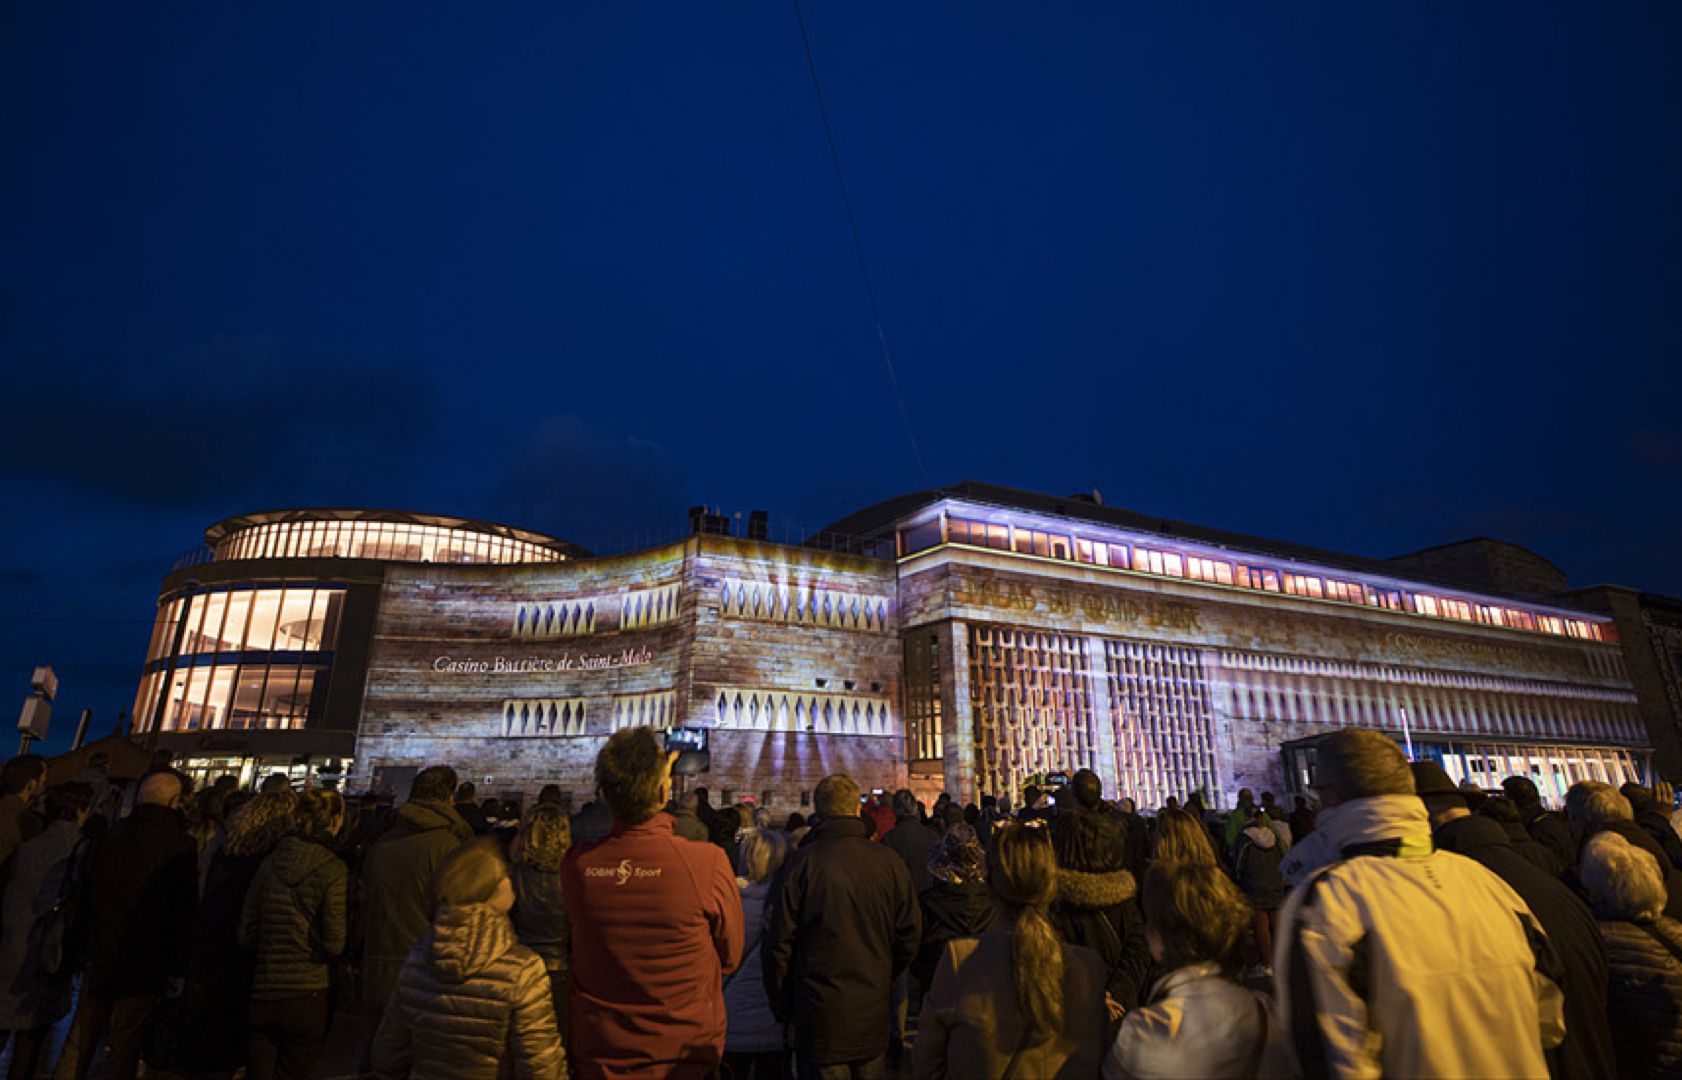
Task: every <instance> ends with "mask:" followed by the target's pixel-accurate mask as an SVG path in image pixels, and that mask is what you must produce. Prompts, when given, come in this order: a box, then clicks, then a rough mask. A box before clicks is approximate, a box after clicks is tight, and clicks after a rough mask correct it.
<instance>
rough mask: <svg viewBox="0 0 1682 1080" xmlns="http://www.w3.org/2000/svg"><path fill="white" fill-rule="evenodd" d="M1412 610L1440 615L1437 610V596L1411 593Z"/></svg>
mask: <svg viewBox="0 0 1682 1080" xmlns="http://www.w3.org/2000/svg"><path fill="white" fill-rule="evenodd" d="M1413 610H1414V611H1417V612H1418V613H1419V614H1421V615H1440V614H1441V612H1439V611H1438V610H1437V598H1436V597H1434V596H1431V595H1430V594H1428V593H1414V594H1413Z"/></svg>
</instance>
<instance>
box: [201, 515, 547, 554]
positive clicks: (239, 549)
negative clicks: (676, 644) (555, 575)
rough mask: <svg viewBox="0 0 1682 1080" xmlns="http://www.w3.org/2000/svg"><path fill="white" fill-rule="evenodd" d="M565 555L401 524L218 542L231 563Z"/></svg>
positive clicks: (255, 534)
mask: <svg viewBox="0 0 1682 1080" xmlns="http://www.w3.org/2000/svg"><path fill="white" fill-rule="evenodd" d="M566 558H567V556H566V554H565V553H564V552H560V551H556V550H555V549H553V548H549V547H544V546H543V545H541V544H534V543H531V542H530V541H527V540H516V539H513V538H511V537H506V536H497V535H495V534H493V533H487V532H480V531H478V530H475V529H465V528H450V527H446V526H441V525H419V524H411V523H409V522H402V521H337V520H333V519H322V520H319V521H280V522H274V523H272V524H266V525H250V526H247V527H245V528H243V529H235V530H234V531H233V532H230V533H229V534H228V535H227V536H224V537H222V538H221V539H220V540H218V541H217V542H216V559H217V561H218V562H221V561H226V560H229V559H383V560H386V561H389V562H441V563H554V562H565V561H566Z"/></svg>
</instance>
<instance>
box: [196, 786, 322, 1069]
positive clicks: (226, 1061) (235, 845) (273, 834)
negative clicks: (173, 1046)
mask: <svg viewBox="0 0 1682 1080" xmlns="http://www.w3.org/2000/svg"><path fill="white" fill-rule="evenodd" d="M297 801H298V797H297V796H296V795H294V794H293V793H292V789H291V787H287V788H286V789H285V790H280V791H273V792H269V793H268V794H265V795H258V796H257V797H256V798H254V799H252V800H251V801H250V802H247V803H246V804H245V805H243V806H241V807H240V808H239V809H238V810H236V811H235V812H234V814H233V815H232V816H231V817H230V818H229V821H228V837H227V840H226V841H225V842H224V843H223V845H222V850H221V851H218V852H217V853H216V857H215V858H214V859H213V860H211V863H210V871H209V873H207V874H206V875H205V881H204V894H203V895H202V896H201V897H200V898H199V909H198V918H197V919H195V920H194V923H193V939H192V946H191V950H190V958H189V960H188V962H187V987H186V990H185V992H184V993H183V994H182V1013H181V1018H180V1024H181V1028H180V1034H179V1035H178V1036H177V1040H176V1041H177V1044H178V1045H179V1047H180V1050H181V1053H180V1056H179V1058H178V1059H177V1061H176V1064H177V1065H179V1066H180V1067H182V1068H183V1069H186V1070H187V1071H188V1072H190V1073H193V1074H209V1073H231V1072H232V1071H233V1070H235V1069H237V1068H240V1067H241V1066H243V1065H244V1064H245V1062H246V1051H247V1048H248V1042H249V1039H248V1021H249V1010H250V1006H251V979H252V974H253V971H254V968H255V965H256V960H257V958H256V954H255V952H254V951H253V950H251V949H243V948H241V947H240V944H239V918H240V912H241V911H242V910H243V909H244V907H245V894H246V893H247V892H248V891H249V890H250V888H251V882H252V881H253V879H255V878H256V876H257V868H258V867H260V866H262V865H263V860H264V859H266V858H268V855H269V853H270V852H271V851H273V850H274V846H275V845H276V844H277V843H279V842H280V839H281V837H282V836H284V835H285V834H286V832H287V830H288V829H289V828H290V827H291V824H292V808H293V806H294V805H295V804H296V803H297Z"/></svg>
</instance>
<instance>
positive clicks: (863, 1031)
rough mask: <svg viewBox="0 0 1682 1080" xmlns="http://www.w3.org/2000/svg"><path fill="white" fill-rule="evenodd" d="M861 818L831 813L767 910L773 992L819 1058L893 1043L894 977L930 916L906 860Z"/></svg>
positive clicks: (782, 1013)
mask: <svg viewBox="0 0 1682 1080" xmlns="http://www.w3.org/2000/svg"><path fill="white" fill-rule="evenodd" d="M870 835H871V827H870V824H869V823H868V822H866V821H865V820H864V819H863V818H860V817H856V816H849V817H823V818H820V819H819V821H818V824H817V825H815V826H813V828H812V831H811V832H810V833H808V834H807V835H806V839H805V840H804V841H802V842H801V844H800V846H799V847H798V848H796V849H795V850H794V852H793V853H792V854H791V855H789V857H788V859H787V860H786V861H785V862H784V863H783V868H782V870H781V871H780V872H779V874H778V875H777V878H776V884H774V885H773V886H772V888H771V897H770V900H769V901H768V905H767V907H766V909H765V931H764V941H763V943H762V944H761V946H760V953H761V954H762V955H763V957H764V964H765V992H766V994H767V995H769V997H770V999H771V1011H772V1012H773V1013H775V1014H776V1016H777V1019H778V1020H781V1021H789V1020H792V1021H793V1022H794V1031H795V1049H796V1051H797V1052H798V1053H799V1054H800V1055H801V1056H802V1057H804V1058H805V1059H806V1060H809V1061H811V1062H814V1063H816V1064H833V1063H836V1062H844V1061H869V1060H870V1059H872V1058H876V1057H880V1056H881V1055H883V1054H885V1053H887V1050H888V1032H889V1030H890V1027H889V1018H890V1017H889V1014H890V1012H891V1009H892V1002H893V993H892V990H893V982H894V977H895V976H896V975H898V974H899V973H900V972H901V971H904V970H905V969H906V968H907V967H909V966H910V964H911V959H912V957H913V956H914V955H915V953H916V951H917V942H918V939H919V938H920V936H921V934H922V923H923V919H922V915H921V913H920V912H919V911H918V909H917V897H916V895H915V894H913V893H912V891H911V875H910V873H908V872H907V871H906V869H905V861H904V860H903V859H901V858H900V857H899V856H898V855H895V854H894V853H893V852H892V851H890V850H888V849H887V848H886V847H884V846H882V845H881V844H876V843H872V842H871V840H870Z"/></svg>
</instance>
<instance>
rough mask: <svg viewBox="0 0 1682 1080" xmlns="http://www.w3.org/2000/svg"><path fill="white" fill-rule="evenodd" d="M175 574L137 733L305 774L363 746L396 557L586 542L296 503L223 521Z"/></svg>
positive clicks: (453, 561)
mask: <svg viewBox="0 0 1682 1080" xmlns="http://www.w3.org/2000/svg"><path fill="white" fill-rule="evenodd" d="M204 540H205V547H204V548H203V549H202V550H201V551H198V552H195V553H194V554H193V555H191V556H189V557H187V558H184V559H183V560H181V562H179V563H178V564H177V566H176V568H175V570H174V571H173V572H172V573H171V574H170V575H169V576H168V577H167V578H165V579H164V583H163V589H162V592H161V593H160V595H159V597H158V611H157V617H156V621H155V623H154V625H153V629H152V638H151V644H150V646H149V647H148V649H147V655H146V664H145V667H144V669H143V672H142V675H141V680H140V690H139V693H138V695H137V696H136V698H135V706H134V719H133V722H132V725H131V727H132V731H133V733H134V734H135V736H136V737H137V738H141V739H143V740H144V741H145V742H146V743H147V744H148V745H150V746H153V747H158V748H163V749H167V750H171V751H174V752H175V754H176V757H177V760H178V761H179V762H181V763H182V766H183V768H184V769H185V770H186V771H187V772H188V773H189V774H190V775H192V776H194V777H195V778H198V779H202V778H204V777H207V776H216V775H219V774H221V773H234V774H237V775H240V776H241V777H243V778H244V779H245V780H246V781H249V780H250V778H251V777H252V776H253V775H254V774H255V773H256V772H257V771H258V770H259V769H260V770H262V771H263V772H265V773H267V772H269V771H282V772H289V773H291V774H293V775H294V776H300V777H301V776H302V775H303V774H304V773H305V772H306V771H308V770H311V769H319V768H321V767H323V766H325V767H326V768H327V769H328V770H329V771H330V772H331V771H332V770H336V769H343V768H344V767H346V766H347V765H348V764H349V762H350V760H351V758H352V755H353V753H354V749H355V744H356V724H357V719H358V716H359V715H360V712H361V706H362V696H363V690H364V683H365V677H366V668H367V659H368V646H369V643H370V641H371V639H372V636H373V632H374V625H375V616H376V613H377V611H378V608H379V597H380V588H381V585H382V582H383V581H384V575H385V570H386V568H387V567H388V566H391V565H396V564H401V563H405V562H414V563H419V564H423V565H425V564H433V565H459V566H471V565H487V564H488V565H510V564H516V563H518V564H527V563H535V564H549V563H557V562H563V561H566V560H568V559H575V558H578V557H580V556H583V555H585V554H586V553H585V552H584V551H583V550H582V549H580V548H576V547H573V546H572V545H570V544H567V543H565V542H563V541H559V540H554V539H551V538H549V537H543V536H538V535H537V534H535V533H528V532H525V531H523V530H519V529H510V528H508V527H506V526H501V525H493V524H489V523H486V522H475V521H468V520H465V519H461V518H450V517H441V516H438V515H428V514H402V513H389V512H383V511H370V510H284V511H274V512H269V513H261V514H251V515H246V516H243V517H235V518H228V519H226V520H223V521H219V522H217V523H216V524H214V525H212V526H211V527H210V528H209V529H207V530H206V531H205V535H204Z"/></svg>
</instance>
